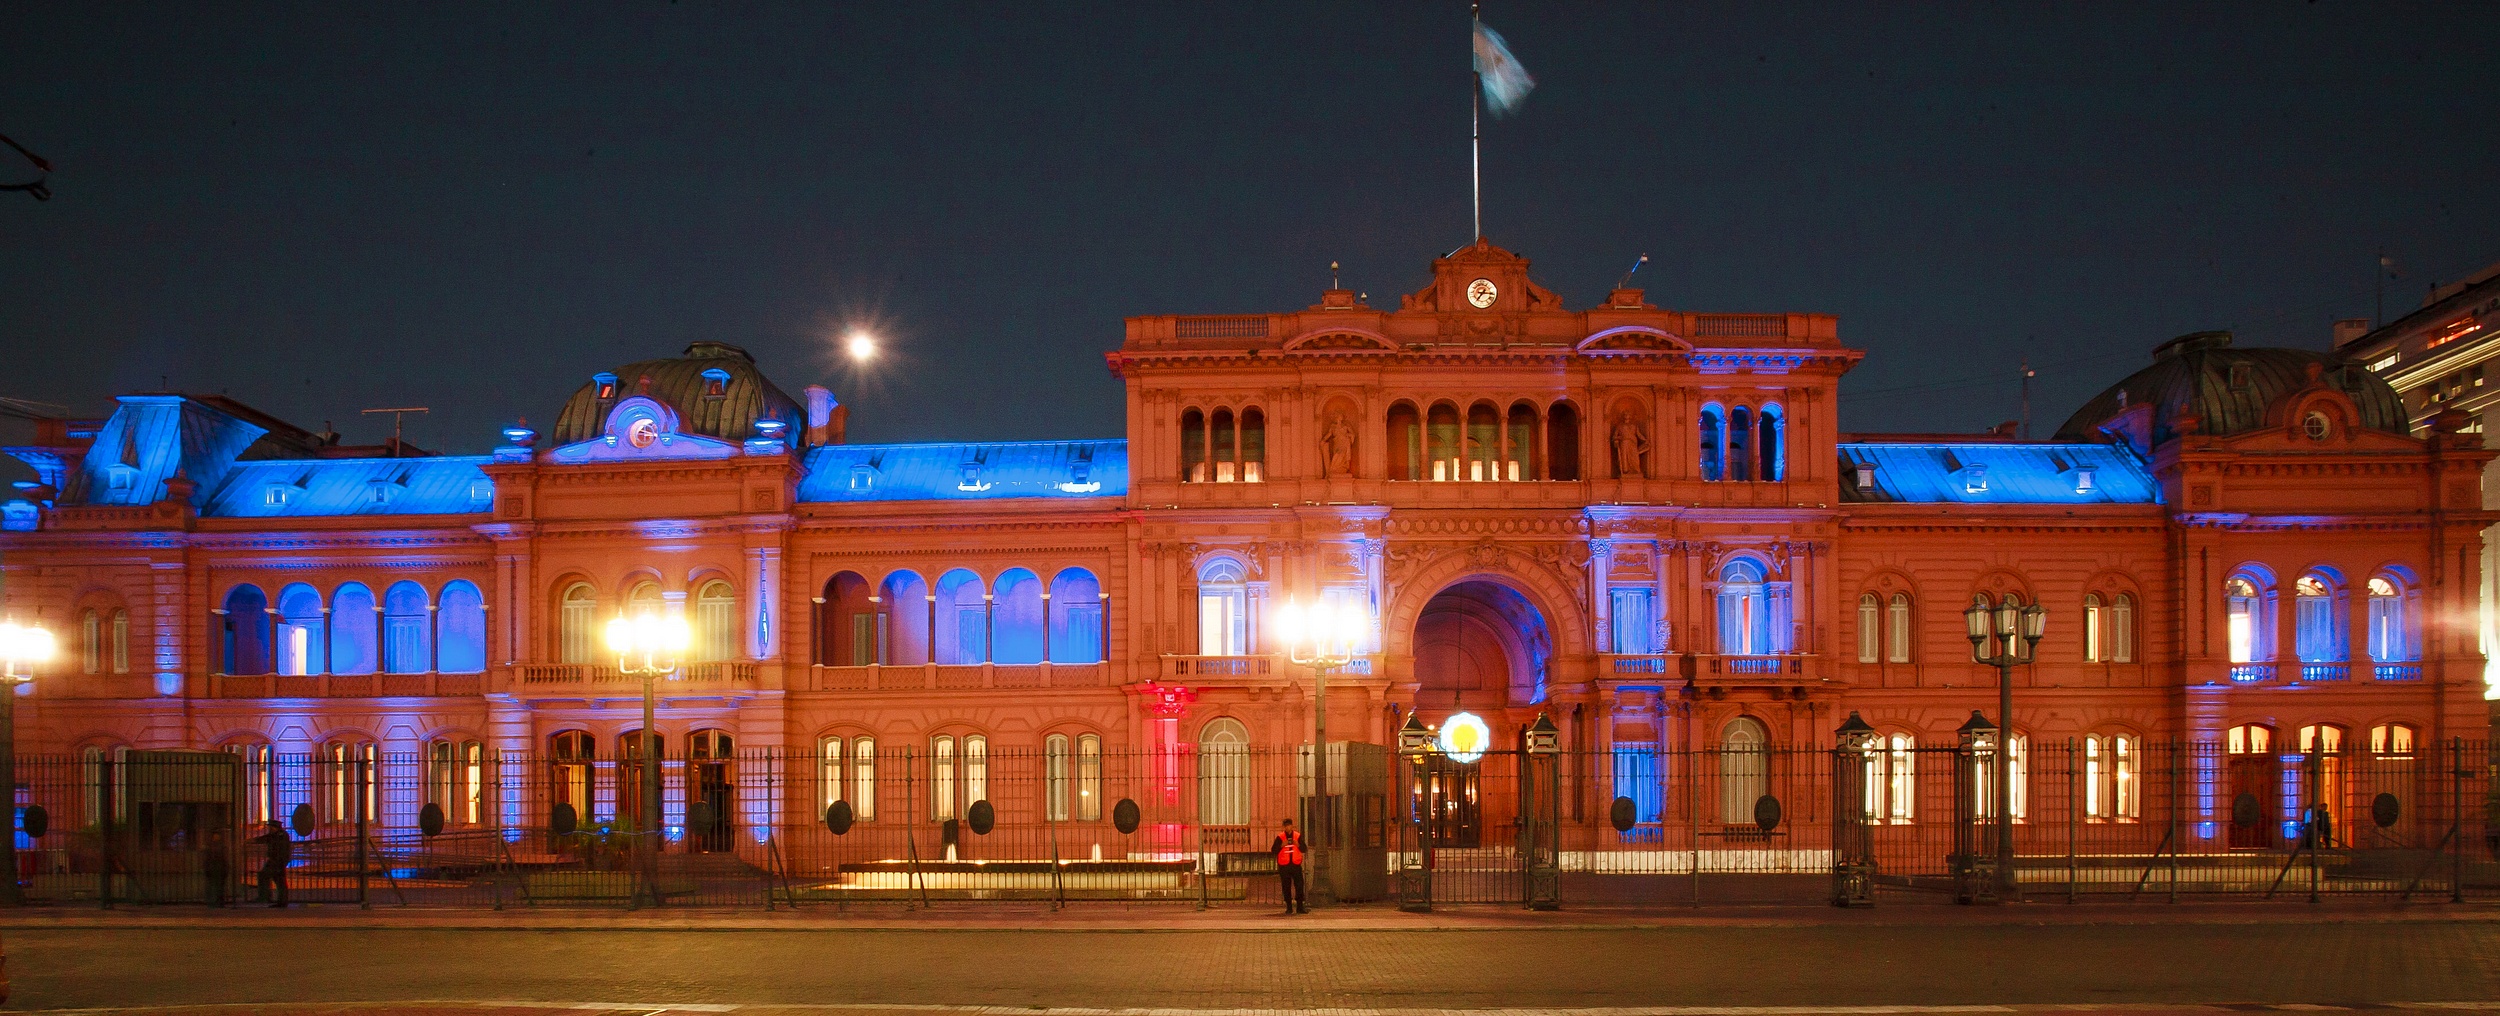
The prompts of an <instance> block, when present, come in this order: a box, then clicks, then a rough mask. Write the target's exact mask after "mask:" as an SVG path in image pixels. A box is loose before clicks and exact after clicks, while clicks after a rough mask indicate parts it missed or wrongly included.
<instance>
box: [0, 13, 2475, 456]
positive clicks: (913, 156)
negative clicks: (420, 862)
mask: <svg viewBox="0 0 2500 1016" xmlns="http://www.w3.org/2000/svg"><path fill="white" fill-rule="evenodd" d="M2490 16H2491V10H2490V8H2488V7H2477V6H2471V5H2465V4H2455V5H2406V4H2386V3H2370V4H2356V3H2339V2H2328V3H2309V4H2296V3H2268V4H2245V5H2235V4H2224V3H2196V4H2184V5H2182V4H2148V5H2133V6H2130V5H2120V4H2100V3H2096V4H2064V5H2058V4H2040V3H2025V4H2013V5H1986V6H1980V5H1944V4H1917V5H1911V4H1872V5H1870V4H1849V5H1840V6H1829V7H1816V6H1804V5H1796V4H1779V5H1763V4H1743V5H1732V6H1714V5H1705V4H1692V3H1674V4H1666V3H1658V4H1640V5H1600V4H1587V3H1574V4H1558V5H1550V6H1547V5H1539V6H1531V5H1528V4H1524V3H1511V2H1495V3H1492V4H1490V5H1489V6H1488V8H1487V10H1486V12H1485V18H1486V21H1487V22H1488V23H1489V24H1492V25H1493V26H1495V27H1497V28H1499V29H1500V30H1501V31H1502V32H1503V33H1504V34H1505V35H1506V36H1508V38H1509V40H1510V42H1511V46H1512V49H1513V51H1514V52H1515V53H1516V54H1517V55H1518V57H1519V59H1520V60H1521V62H1523V63H1524V64H1525V65H1526V66H1527V67H1528V69H1529V70H1530V71H1531V72H1533V73H1534V74H1535V75H1536V77H1537V81H1538V85H1539V87H1538V89H1537V90H1536V92H1535V94H1534V95H1532V96H1531V97H1530V98H1529V99H1528V102H1527V106H1526V108H1525V109H1524V110H1523V111H1522V112H1521V113H1520V114H1519V115H1518V116H1516V117H1514V118H1512V119H1508V120H1503V121H1498V122H1492V123H1489V125H1488V127H1487V130H1486V142H1485V144H1486V148H1485V165H1484V178H1485V187H1486V197H1485V221H1486V232H1487V233H1488V234H1490V235H1491V236H1492V237H1493V239H1494V240H1495V241H1496V242H1499V243H1502V244H1504V245H1506V246H1509V247H1512V248H1513V249H1516V250H1519V251H1522V252H1524V253H1526V254H1528V255H1530V256H1531V257H1534V258H1535V259H1536V262H1537V268H1536V274H1537V276H1538V278H1539V279H1540V281H1542V282H1543V283H1544V284H1546V285H1548V286H1551V287H1552V288H1554V289H1556V290H1558V291H1559V292H1561V293H1562V295H1563V296H1564V298H1565V299H1566V300H1568V301H1570V302H1571V303H1572V304H1573V305H1575V306H1583V305H1586V304H1588V303H1591V302H1594V301H1595V300H1596V299H1598V298H1599V297H1600V296H1602V295H1603V292H1604V290H1605V288H1606V287H1607V286H1608V285H1609V284H1611V283H1612V281H1613V280H1614V278H1615V277H1616V276H1617V275H1619V274H1621V272H1622V271H1623V269H1624V267H1625V266H1626V265H1627V264H1629V263H1630V262H1631V260H1632V259H1633V257H1634V256H1635V255H1638V254H1641V253H1644V252H1646V253H1648V254H1650V255H1652V258H1653V260H1652V262H1651V264H1650V266H1649V267H1648V268H1647V269H1644V270H1643V271H1642V273H1641V279H1642V281H1643V283H1644V284H1645V285H1646V286H1647V287H1648V289H1649V291H1650V294H1651V298H1652V299H1653V300H1654V301H1655V302H1657V303H1660V304H1662V305H1667V306H1674V307H1680V308H1686V309H1694V310H1719V311H1783V310H1786V311H1823V312H1830V313H1834V314H1838V315H1839V316H1840V319H1841V334H1842V336H1843V338H1844V339H1846V340H1847V341H1849V342H1850V343H1851V344H1853V345H1856V346H1859V347H1862V348H1864V349H1866V350H1867V351H1868V358H1867V361H1866V363H1865V365H1864V366H1862V367H1861V368H1860V369H1859V371H1858V372H1857V373H1856V374H1853V375H1852V376H1851V378H1850V380H1849V382H1848V383H1847V386H1846V388H1845V389H1844V391H1845V392H1847V393H1848V395H1847V399H1846V401H1845V403H1844V410H1845V419H1844V424H1845V425H1846V426H1847V427H1849V428H1850V429H1854V430H1905V429H1915V430H1974V429H1979V428H1983V427H1986V426H1988V425H1991V424H1994V423H1996V422H1997V421H1999V420H2004V419H2009V418H2011V417H2012V416H2013V415H2014V414H2015V411H2016V408H2015V394H2014V384H2013V381H2012V376H2013V372H2014V366H2015V364H2016V363H2017V362H2018V361H2019V360H2020V359H2021V358H2022V357H2024V356H2026V355H2028V356H2030V357H2031V359H2032V360H2033V362H2034V363H2036V364H2040V365H2042V366H2043V371H2042V376H2041V378H2040V381H2039V388H2038V392H2037V396H2036V403H2035V404H2036V406H2037V408H2036V409H2035V430H2036V431H2037V432H2039V433H2046V432H2047V431H2048V430H2049V429H2051V428H2053V427H2054V426H2055V425H2056V424H2057V423H2058V422H2059V421H2061V420H2062V419H2063V418H2064V417H2065V415H2066V414H2067V413H2068V412H2069V411H2071V410H2072V409H2073V408H2074V406H2076V405H2077V404H2079V403H2080V402H2081V401H2082V400H2083V399H2084V398H2085V397H2086V396H2088V395H2089V394H2090V393H2091V392H2093V391H2096V390H2098V389H2099V388H2101V387H2103V386H2105V385H2107V384H2108V383H2110V382H2112V381H2115V380H2116V379H2117V378H2119V377H2120V376H2122V375H2124V374H2125V373H2126V372H2127V371H2129V370H2132V369H2134V367H2135V366H2136V365H2137V364H2138V363H2140V362H2142V360H2143V357H2144V355H2145V353H2146V351H2148V350H2149V349H2150V348H2151V347H2152V346H2153V345H2154V344H2155V343H2157V342H2159V341H2161V340H2162V339H2165V338H2168V337H2169V336H2172V335H2175V334H2178V333H2181V332H2186V331H2192V330H2197V329H2205V328H2229V329H2233V330H2236V331H2237V332H2239V333H2240V335H2241V341H2243V342H2244V343H2264V344H2291V345H2305V346H2323V345H2325V343H2326V341H2327V335H2328V324H2329V322H2330V321H2332V320H2333V319H2335V318H2338V317H2347V316H2368V315H2369V314H2370V313H2371V311H2372V295H2373V289H2372V285H2373V284H2372V279H2371V264H2372V262H2373V260H2374V258H2375V257H2376V255H2377V252H2378V251H2379V250H2380V249H2381V248H2382V247H2383V248H2384V249H2385V250H2387V251H2388V252H2389V254H2390V255H2391V256H2393V257H2394V258H2396V260H2397V261H2398V263H2399V269H2400V271H2401V272H2402V273H2403V277H2402V278H2400V279H2397V280H2395V281H2393V282H2390V283H2388V284H2387V285H2388V298H2387V305H2388V309H2389V310H2390V312H2391V316H2392V314H2393V313H2394V312H2399V311H2401V310H2403V309H2409V308H2411V307H2412V306H2415V305H2416V304H2418V303H2419V301H2420V297H2421V294H2422V291H2423V288H2424V286H2425V285H2427V284H2428V283H2429V282H2430V281H2432V280H2435V279H2438V278H2441V277H2443V276H2444V277H2449V278H2453V277H2455V276H2458V275H2461V274H2463V273H2464V272H2467V271H2470V270H2472V269H2474V268H2477V267H2480V266H2481V265H2482V264H2484V263H2487V262H2489V261H2492V260H2495V259H2500V228H2495V227H2500V186H2495V181H2500V131H2494V130H2493V129H2492V126H2491V115H2492V114H2491V110H2492V108H2493V106H2494V100H2495V99H2500V84H2495V80H2500V79H2495V78H2494V76H2493V71H2492V67H2493V66H2494V65H2493V60H2492V57H2491V54H2490V43H2489V38H2490V31H2489V28H2490V20H2489V19H2490ZM1467 88H1468V39H1467V20H1466V9H1465V6H1464V5H1463V4H1461V3H1456V2H1435V3H1398V4H1387V5H1378V6H1373V5H1360V4H1345V3H1321V4H1311V5H1304V4H1296V3H1285V2H1260V3H1245V4H1237V5H1230V6H1219V5H1213V4H1127V5H1117V6H1108V5H1106V6H1103V7H1097V8H1082V7H1076V6H1069V5H1056V4H1030V3H1018V4H990V5H968V6H946V5H940V4H936V3H925V2H923V3H912V4H903V5H897V6H891V7H872V6H843V7H834V6H831V5H825V4H805V5H788V6H783V5H763V4H735V5H719V4H709V3H676V4H651V3H620V4H599V5H580V6H567V7H557V8H554V9H550V8H549V7H546V6H542V5H529V6H524V5H509V4H495V5H456V4H435V3H428V4H390V5H380V6H371V7H363V8H358V7H354V6H352V5H349V6H345V7H342V6H340V5H329V4H322V5H310V6H305V7H288V6H278V5H251V6H239V5H219V4H203V3H186V4H162V5H140V4H48V5H38V4H20V5H15V6H12V7H10V8H8V9H7V10H6V11H0V133H5V134H8V135H10V136H12V137H14V138H16V139H17V140H18V141H20V142H22V143H24V144H26V145H28V146H29V147H31V148H33V149H35V150H36V151H37V152H39V153H41V154H43V155H45V156H47V157H48V158H50V159H51V160H52V161H53V162H54V163H55V164H56V166H57V171H56V172H55V173H54V174H53V176H52V187H53V189H54V191H55V192H56V193H57V197H55V198H54V199H53V200H52V201H51V202H49V203H45V204H37V203H36V202H34V201H31V200H28V199H27V198H25V197H24V196H23V195H16V194H0V348H5V350H6V352H7V354H8V358H7V362H8V364H9V369H8V370H7V371H6V372H5V373H0V395H9V396H16V397H21V398H32V399H40V400H45V401H49V402H54V403H61V404H65V405H67V406H69V407H71V408H72V409H73V410H75V411H78V412H82V413H97V412H101V411H103V410H104V409H106V408H107V407H108V405H109V402H108V400H109V397H110V396H111V395H112V394H113V393H116V392H119V391H127V390H133V389H141V388H155V387H157V386H158V385H159V383H160V382H159V379H160V377H161V378H162V379H163V380H164V382H165V383H168V384H170V385H171V386H172V387H175V388H178V389H183V390H190V391H202V392H216V391H225V392H228V393H230V394H232V395H233V396H235V397H237V398H240V399H243V400H245V401H247V402H251V403H254V404H257V405H259V406H261V407H263V408H265V409H268V410H270V411H272V412H274V413H277V414H279V415H281V416H284V417H287V418H290V419H293V420H296V421H298V422H301V423H304V424H305V425H307V426H312V427H318V426H319V425H320V424H321V422H322V421H323V420H325V419H328V420H336V421H337V422H338V423H339V425H340V428H341V429H342V430H344V431H346V432H347V434H348V437H349V439H350V440H351V441H369V440H374V439H378V438H379V437H381V436H383V435H384V434H385V433H386V432H387V423H385V422H380V421H379V420H376V419H363V420H360V419H358V414H357V410H359V409H362V408H365V407H373V406H389V405H410V404H417V405H429V406H432V407H434V410H435V413H434V415H433V417H431V418H430V419H424V420H420V421H414V422H412V423H411V424H410V431H409V436H410V439H411V440H413V441H416V442H418V443H420V444H425V445H428V446H432V447H441V448H446V449H449V450H454V451H477V450H482V449H484V448H485V447H486V446H487V445H488V444H490V443H491V442H492V440H493V430H494V428H495V427H497V426H499V425H501V424H503V423H505V422H508V421H509V420H510V419H512V418H513V417H515V416H518V415H527V416H528V417H529V418H530V419H531V420H532V421H534V422H537V423H540V424H542V425H544V424H545V423H548V422H551V421H552V420H553V418H554V415H555V411H556V408H557V407H558V405H559V404H560V402H561V401H562V399H563V398H564V396H565V395H566V394H567V393H568V392H569V391H570V390H571V389H572V388H573V387H574V386H575V385H576V384H578V383H579V382H580V379H582V378H584V377H585V376H587V375H588V374H589V373H590V372H592V371H594V370H597V369H599V368H601V367H604V366H610V365H613V364H615V363H618V362H622V361H625V360H629V359H634V358H639V357H644V356H649V355H655V354H664V353H670V352H674V351H675V350H676V349H678V348H680V347H682V346H684V345H685V343H686V342H688V341H690V340H693V339H698V338H705V339H720V340H725V341H730V342H735V343H738V344H741V345H744V346H746V347H747V348H749V349H751V350H753V351H754V352H755V353H756V354H757V356H758V357H759V358H760V359H761V360H762V361H763V362H764V364H765V366H766V369H767V370H769V371H770V372H771V373H772V374H773V375H774V376H775V377H776V378H777V379H778V380H779V381H780V382H781V383H782V384H783V385H784V386H785V387H787V388H790V389H792V390H794V391H795V390H796V389H797V388H798V387H799V386H802V385H805V384H808V383H810V382H817V381H822V382H825V383H828V384H831V385H833V386H834V387H835V389H836V391H838V392H841V393H842V394H843V395H844V397H845V398H846V399H849V400H851V401H852V402H853V404H854V406H855V407H856V409H855V413H856V415H854V416H853V421H854V434H855V436H856V438H857V439H861V440H918V439H939V438H1006V437H1060V436H1109V435H1115V434H1117V433H1118V432H1119V427H1120V412H1121V404H1120V400H1119V395H1118V387H1117V385H1116V384H1115V383H1114V382H1113V381H1112V380H1111V378H1110V377H1109V375H1108V374H1107V373H1106V372H1105V371H1104V370H1103V367H1102V362H1101V359H1100V355H1099V354H1100V353H1101V351H1103V350H1105V349H1108V348H1111V347H1113V346H1116V345H1117V344H1118V342H1119V340H1120V318H1121V317H1122V316H1123V315H1129V314H1147V313H1227V312H1259V311H1270V310H1284V309H1293V308H1298V307H1301V306H1304V305H1306V304H1309V303H1312V302H1314V301H1315V300H1316V299H1317V294H1318V290H1319V289H1320V288H1322V287H1323V286H1324V285H1326V283H1327V270H1326V265H1327V263H1328V262H1329V261H1330V260H1332V259H1333V260H1338V261H1342V262H1343V263H1344V264H1345V266H1346V267H1345V278H1346V283H1347V285H1349V286H1353V287H1357V288H1360V289H1364V290H1367V291H1369V292H1370V293H1371V295H1372V299H1373V302H1374V303H1375V304H1388V305H1394V301H1395V299H1396V296H1395V294H1397V293H1399V292H1403V291H1406V290H1411V289H1414V288H1417V287H1419V286H1420V285H1422V283H1423V281H1424V279H1425V272H1426V266H1427V262H1428V261H1429V259H1430V258H1431V257H1433V256H1434V255H1435V254H1437V253H1440V252H1443V251H1446V250H1448V249H1449V248H1452V247H1455V246H1458V245H1459V244H1461V243H1464V242H1465V241H1466V240H1467V239H1468V235H1467V233H1468V224H1467V214H1468V210H1467V135H1466V131H1467ZM21 168H22V166H20V165H18V164H14V163H10V164H7V165H6V166H5V167H0V179H6V178H12V177H14V176H16V175H17V173H16V172H15V171H16V170H18V169H21ZM862 319H868V320H873V321H875V322H877V323H878V325H879V326H880V327H881V328H882V329H883V330H884V331H885V332H886V333H888V335H889V336H890V341H891V343H892V346H893V348H894V349H895V350H896V352H897V353H899V354H900V355H899V356H898V357H897V358H895V359H894V360H892V361H889V362H888V363H887V364H885V365H884V368H883V369H881V370H880V371H879V372H878V373H877V374H876V375H875V376H874V377H870V378H862V377H853V376H848V375H846V374H844V373H843V371H842V369H841V368H840V366H839V364H838V363H837V362H836V361H835V359H834V358H833V356H832V355H831V348H832V347H831V341H832V339H833V337H835V336H837V335H838V334H840V332H841V331H842V330H843V329H844V328H845V327H847V326H848V323H849V322H852V321H855V320H862ZM1912 386H1926V387H1912ZM1905 388H1908V389H1909V390H1904V389H1905Z"/></svg>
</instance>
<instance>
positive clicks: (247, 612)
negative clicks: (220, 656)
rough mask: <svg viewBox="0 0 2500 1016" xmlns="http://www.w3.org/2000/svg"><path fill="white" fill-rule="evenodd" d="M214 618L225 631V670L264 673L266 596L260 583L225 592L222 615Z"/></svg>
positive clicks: (266, 645) (267, 624)
mask: <svg viewBox="0 0 2500 1016" xmlns="http://www.w3.org/2000/svg"><path fill="white" fill-rule="evenodd" d="M217 620H218V622H219V626H220V627H221V628H223V629H224V631H225V660H224V662H225V667H226V669H225V672H226V673H228V674H266V673H268V672H269V663H270V660H269V597H268V596H267V595H266V594H264V593H262V592H261V591H260V587H259V586H254V585H240V586H236V587H234V589H233V591H231V592H228V593H227V594H226V607H225V614H224V616H222V617H220V618H218V619H217Z"/></svg>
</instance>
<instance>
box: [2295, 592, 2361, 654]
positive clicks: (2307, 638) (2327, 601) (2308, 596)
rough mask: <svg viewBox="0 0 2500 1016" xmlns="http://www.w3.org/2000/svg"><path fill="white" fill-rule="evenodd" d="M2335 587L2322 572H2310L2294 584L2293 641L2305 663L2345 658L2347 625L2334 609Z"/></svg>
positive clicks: (2335, 599) (2339, 613) (2336, 597)
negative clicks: (2345, 629)
mask: <svg viewBox="0 0 2500 1016" xmlns="http://www.w3.org/2000/svg"><path fill="white" fill-rule="evenodd" d="M2338 599H2340V597H2338V596H2336V595H2335V587H2334V585H2333V584H2332V583H2331V582H2330V581H2329V577H2328V576H2327V575H2325V574H2324V573H2321V572H2310V573H2309V574H2306V575H2303V576H2301V577H2300V579H2299V580H2298V581H2296V582H2294V583H2293V584H2292V606H2293V610H2294V611H2295V613H2294V614H2293V624H2294V629H2293V642H2294V648H2295V649H2296V650H2297V651H2298V653H2299V654H2300V659H2301V662H2303V663H2329V662H2334V661H2338V660H2342V659H2344V658H2345V656H2346V655H2347V654H2346V653H2345V652H2344V625H2343V618H2342V614H2343V612H2342V611H2339V610H2337V609H2335V605H2336V601H2337V600H2338Z"/></svg>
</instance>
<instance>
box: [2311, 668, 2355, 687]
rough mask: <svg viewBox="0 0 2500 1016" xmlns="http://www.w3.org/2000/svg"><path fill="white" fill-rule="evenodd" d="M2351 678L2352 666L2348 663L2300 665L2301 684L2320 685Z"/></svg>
mask: <svg viewBox="0 0 2500 1016" xmlns="http://www.w3.org/2000/svg"><path fill="white" fill-rule="evenodd" d="M2351 677H2352V665H2351V664H2349V663H2303V664H2301V665H2300V681H2301V683H2302V684H2321V683H2325V682H2330V681H2342V680H2346V679H2349V678H2351Z"/></svg>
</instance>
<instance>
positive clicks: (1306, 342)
mask: <svg viewBox="0 0 2500 1016" xmlns="http://www.w3.org/2000/svg"><path fill="white" fill-rule="evenodd" d="M1397 348H1398V344H1397V343H1395V342H1392V341H1390V340H1389V337H1388V336H1385V335H1381V334H1379V333H1377V332H1370V331H1363V330H1358V329H1351V328H1324V329H1320V330H1318V331H1314V332H1305V333H1303V334H1301V335H1298V336H1295V337H1293V338H1291V339H1287V340H1285V351H1286V352H1288V353H1393V352H1396V351H1397Z"/></svg>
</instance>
